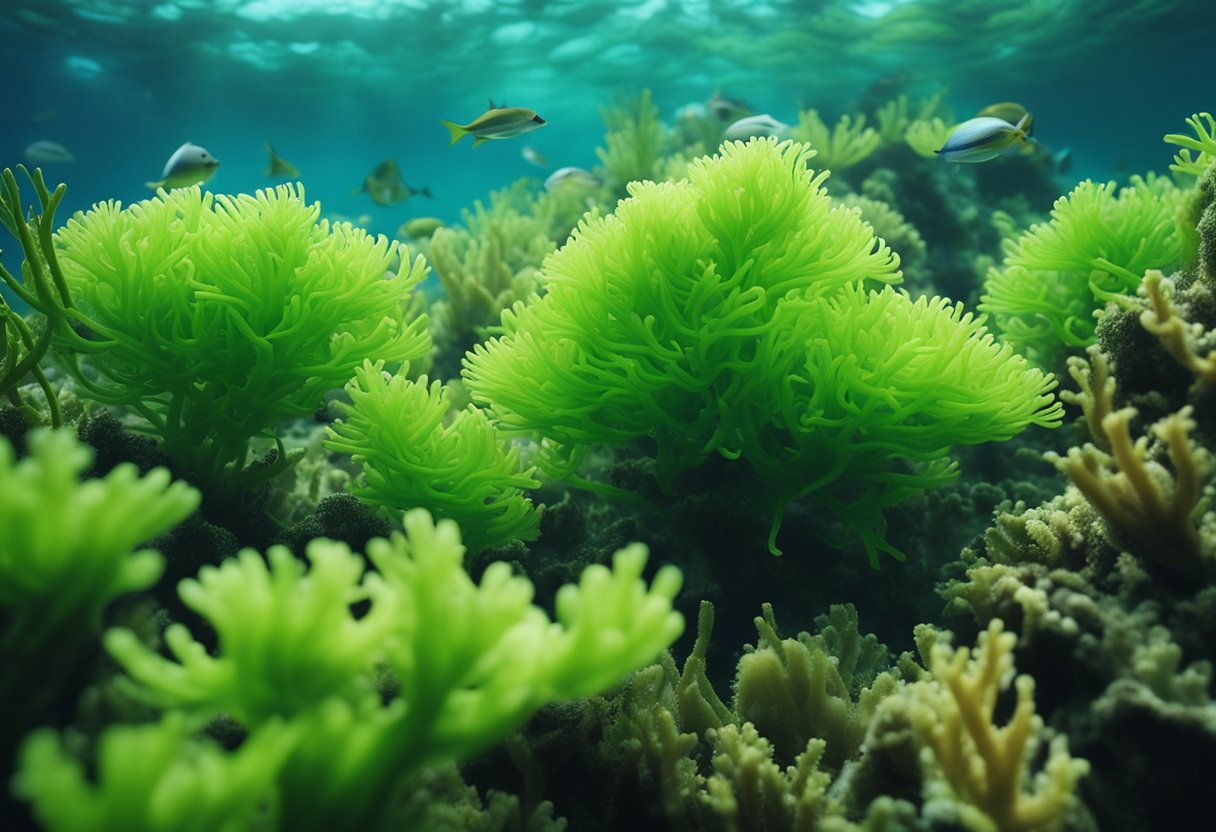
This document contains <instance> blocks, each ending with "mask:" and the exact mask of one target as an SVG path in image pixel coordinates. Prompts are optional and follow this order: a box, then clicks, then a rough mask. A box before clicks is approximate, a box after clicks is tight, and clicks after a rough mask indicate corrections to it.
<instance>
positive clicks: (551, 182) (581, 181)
mask: <svg viewBox="0 0 1216 832" xmlns="http://www.w3.org/2000/svg"><path fill="white" fill-rule="evenodd" d="M567 184H571V185H573V184H577V185H581V186H582V187H584V188H598V187H599V186H600V184H601V183H600V179H599V177H598V176H596V175H595V174H594V173H591V172H590V171H587V170H583V169H582V168H576V167H565V168H558V169H557V170H555V171H553V173H551V174H549V178H548V179H546V180H545V190H546V191H552V190H556V189H557V188H560V187H562V186H564V185H567Z"/></svg>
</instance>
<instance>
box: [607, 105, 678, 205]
mask: <svg viewBox="0 0 1216 832" xmlns="http://www.w3.org/2000/svg"><path fill="white" fill-rule="evenodd" d="M603 116H604V124H605V126H607V128H608V132H607V133H605V134H604V144H605V145H606V147H597V148H596V149H595V155H596V156H598V157H599V159H600V162H601V163H603V165H604V170H605V172H606V174H607V177H606V178H607V180H608V182H609V183H610V184H611V185H613V187H614V188H615V189H616V190H618V191H620V190H623V189H624V187H625V185H626V184H627V183H629V182H634V181H637V180H642V179H651V178H653V177H654V170H655V165H656V164H657V163H658V161H659V156H660V155H661V154H662V152H663V136H664V131H663V123H662V122H661V121H659V110H658V108H657V107H655V106H654V103H653V102H652V101H651V97H650V90H642V94H641V95H640V96H638V98H637V99H635V100H634V101H631V102H628V103H622V104H618V105H617V106H615V107H609V108H605V109H604V110H603Z"/></svg>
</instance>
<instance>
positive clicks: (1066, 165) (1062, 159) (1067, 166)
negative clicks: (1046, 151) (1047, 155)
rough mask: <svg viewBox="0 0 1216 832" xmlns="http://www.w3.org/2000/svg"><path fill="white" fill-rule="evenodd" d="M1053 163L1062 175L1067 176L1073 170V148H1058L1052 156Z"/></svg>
mask: <svg viewBox="0 0 1216 832" xmlns="http://www.w3.org/2000/svg"><path fill="white" fill-rule="evenodd" d="M1051 165H1052V167H1054V168H1055V169H1056V172H1057V173H1059V174H1060V175H1061V176H1066V175H1067V174H1068V172H1069V171H1070V170H1072V148H1071V147H1066V148H1064V149H1063V150H1057V151H1056V152H1055V153H1053V154H1052V156H1051Z"/></svg>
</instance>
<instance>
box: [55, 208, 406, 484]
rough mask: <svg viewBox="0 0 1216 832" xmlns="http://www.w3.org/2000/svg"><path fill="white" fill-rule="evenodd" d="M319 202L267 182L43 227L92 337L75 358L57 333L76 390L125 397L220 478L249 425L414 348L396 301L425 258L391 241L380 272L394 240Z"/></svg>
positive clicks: (308, 403)
mask: <svg viewBox="0 0 1216 832" xmlns="http://www.w3.org/2000/svg"><path fill="white" fill-rule="evenodd" d="M320 210H321V208H320V205H319V204H318V203H313V204H311V205H309V204H308V203H306V202H305V201H304V192H303V189H302V188H301V187H300V186H298V185H280V186H278V187H276V188H275V189H273V190H269V189H268V190H261V191H258V192H257V193H256V194H255V195H253V196H249V195H244V194H242V195H238V196H216V195H213V194H211V193H207V192H203V191H201V190H200V189H199V188H197V187H193V188H181V189H176V190H173V191H169V192H165V191H162V192H160V193H158V194H157V196H156V197H154V198H152V199H149V200H144V201H142V202H139V203H137V204H135V205H131V206H129V207H127V208H125V209H124V208H123V207H122V206H121V204H119V203H117V202H113V201H110V202H103V203H99V204H97V205H95V206H94V207H93V208H92V209H91V210H90V211H88V212H86V213H78V214H76V215H75V216H74V217H73V218H72V219H71V220H69V221H68V223H67V224H66V225H65V226H64V227H63V228H61V229H60V230H59V231H58V233H57V234H56V240H55V242H56V251H57V252H58V259H59V261H60V263H61V264H62V269H63V274H64V277H65V279H66V282H67V285H68V286H69V287H70V289H71V291H72V294H73V296H74V297H75V298H76V301H77V304H78V306H79V307H80V310H81V312H82V313H83V314H82V315H81V316H80V317H81V320H82V322H84V323H85V325H86V326H87V328H88V329H89V331H90V332H91V333H92V335H93V336H94V338H95V340H94V341H93V342H91V343H90V344H88V349H89V351H90V352H92V353H93V354H92V355H91V356H89V358H88V360H87V362H86V363H87V366H81V362H79V361H78V350H79V349H80V346H79V345H78V344H70V345H68V351H67V352H68V357H69V360H70V363H71V365H72V369H73V370H74V373H75V376H76V379H77V382H78V384H79V385H80V388H81V390H82V392H83V393H84V394H85V395H87V396H89V397H91V398H93V399H95V400H96V401H99V402H102V403H105V404H110V405H125V406H127V407H130V408H131V409H133V410H134V411H136V412H137V413H138V414H139V415H140V416H142V417H143V419H144V422H145V427H146V429H147V430H149V431H150V432H152V433H154V434H155V435H157V436H158V437H159V438H160V439H161V441H162V442H163V443H164V447H165V450H166V452H167V453H168V454H169V455H170V457H171V458H172V459H173V460H174V461H175V463H176V464H177V465H179V466H180V469H181V471H182V472H183V473H184V474H186V475H187V476H188V477H190V478H192V479H194V480H195V481H197V482H199V483H200V484H204V485H214V484H216V483H217V482H219V481H221V480H224V479H225V478H227V482H229V484H231V483H232V482H234V481H236V482H238V483H239V481H240V477H239V475H240V474H241V473H242V472H243V471H244V472H245V473H247V474H249V476H248V477H247V478H246V481H248V480H250V479H252V477H253V474H252V472H250V471H248V469H246V467H245V466H246V465H247V463H248V461H249V454H250V440H251V439H253V438H254V437H259V436H262V437H274V436H275V429H276V426H277V425H278V424H279V423H280V422H282V421H283V420H285V419H288V418H291V417H296V416H301V415H305V414H309V413H311V412H313V411H314V410H316V409H317V408H318V407H320V405H321V403H322V399H323V396H324V394H325V393H326V392H327V391H329V390H331V389H333V388H335V387H338V386H340V385H341V384H343V383H345V382H346V381H347V380H348V379H349V378H350V376H351V373H352V372H353V371H354V368H355V367H356V366H358V365H359V364H360V363H361V362H362V361H363V360H364V359H365V358H371V359H380V360H385V361H391V362H401V361H408V360H414V359H418V358H421V357H422V356H425V355H426V354H427V352H428V351H429V349H430V339H429V336H428V334H427V331H426V320H425V318H424V317H423V318H414V319H412V320H407V319H406V316H405V313H404V312H403V308H404V306H403V301H404V300H405V299H406V298H407V296H408V294H409V292H410V290H411V289H412V288H413V287H414V286H415V285H416V284H417V283H418V282H419V281H421V280H422V278H423V276H424V272H425V267H424V264H423V262H422V261H421V260H420V259H419V260H417V261H415V262H413V263H412V264H411V263H410V261H409V259H408V257H407V256H405V253H404V250H402V251H401V252H400V253H401V254H402V255H403V256H402V265H401V268H400V270H399V271H398V272H397V273H396V274H393V273H392V272H390V268H391V267H392V266H393V264H394V262H395V260H396V258H397V256H398V254H399V251H398V245H397V243H390V242H389V241H388V240H387V239H385V238H384V237H380V238H378V239H377V238H373V237H371V236H370V235H368V234H367V232H365V231H363V230H362V229H359V228H355V227H353V226H351V225H349V224H345V223H340V224H335V225H332V226H331V225H330V224H329V223H328V221H324V220H322V221H320V222H318V218H319V216H320ZM279 463H280V467H281V465H282V463H283V459H282V454H281V449H280V460H279ZM276 470H278V468H276V467H274V466H272V467H271V468H270V469H269V470H264V471H262V472H261V473H260V476H266V475H267V474H273V473H274V472H275V471H276Z"/></svg>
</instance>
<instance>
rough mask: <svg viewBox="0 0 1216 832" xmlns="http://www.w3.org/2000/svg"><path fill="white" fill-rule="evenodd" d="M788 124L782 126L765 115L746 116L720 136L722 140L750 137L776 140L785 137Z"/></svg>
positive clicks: (788, 127)
mask: <svg viewBox="0 0 1216 832" xmlns="http://www.w3.org/2000/svg"><path fill="white" fill-rule="evenodd" d="M789 129H790V126H789V125H788V124H782V123H781V122H780V121H777V119H775V118H773V117H772V116H770V115H768V114H767V113H765V114H764V115H759V116H748V117H747V118H741V119H739V120H738V121H736V122H735V123H734V124H732V125H731V126H730V127H727V128H726V132H725V133H723V134H722V138H724V139H732V140H733V139H740V140H746V139H750V138H751V137H752V136H777V137H778V138H780V137H783V136H784V135H785V131H787V130H789Z"/></svg>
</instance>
